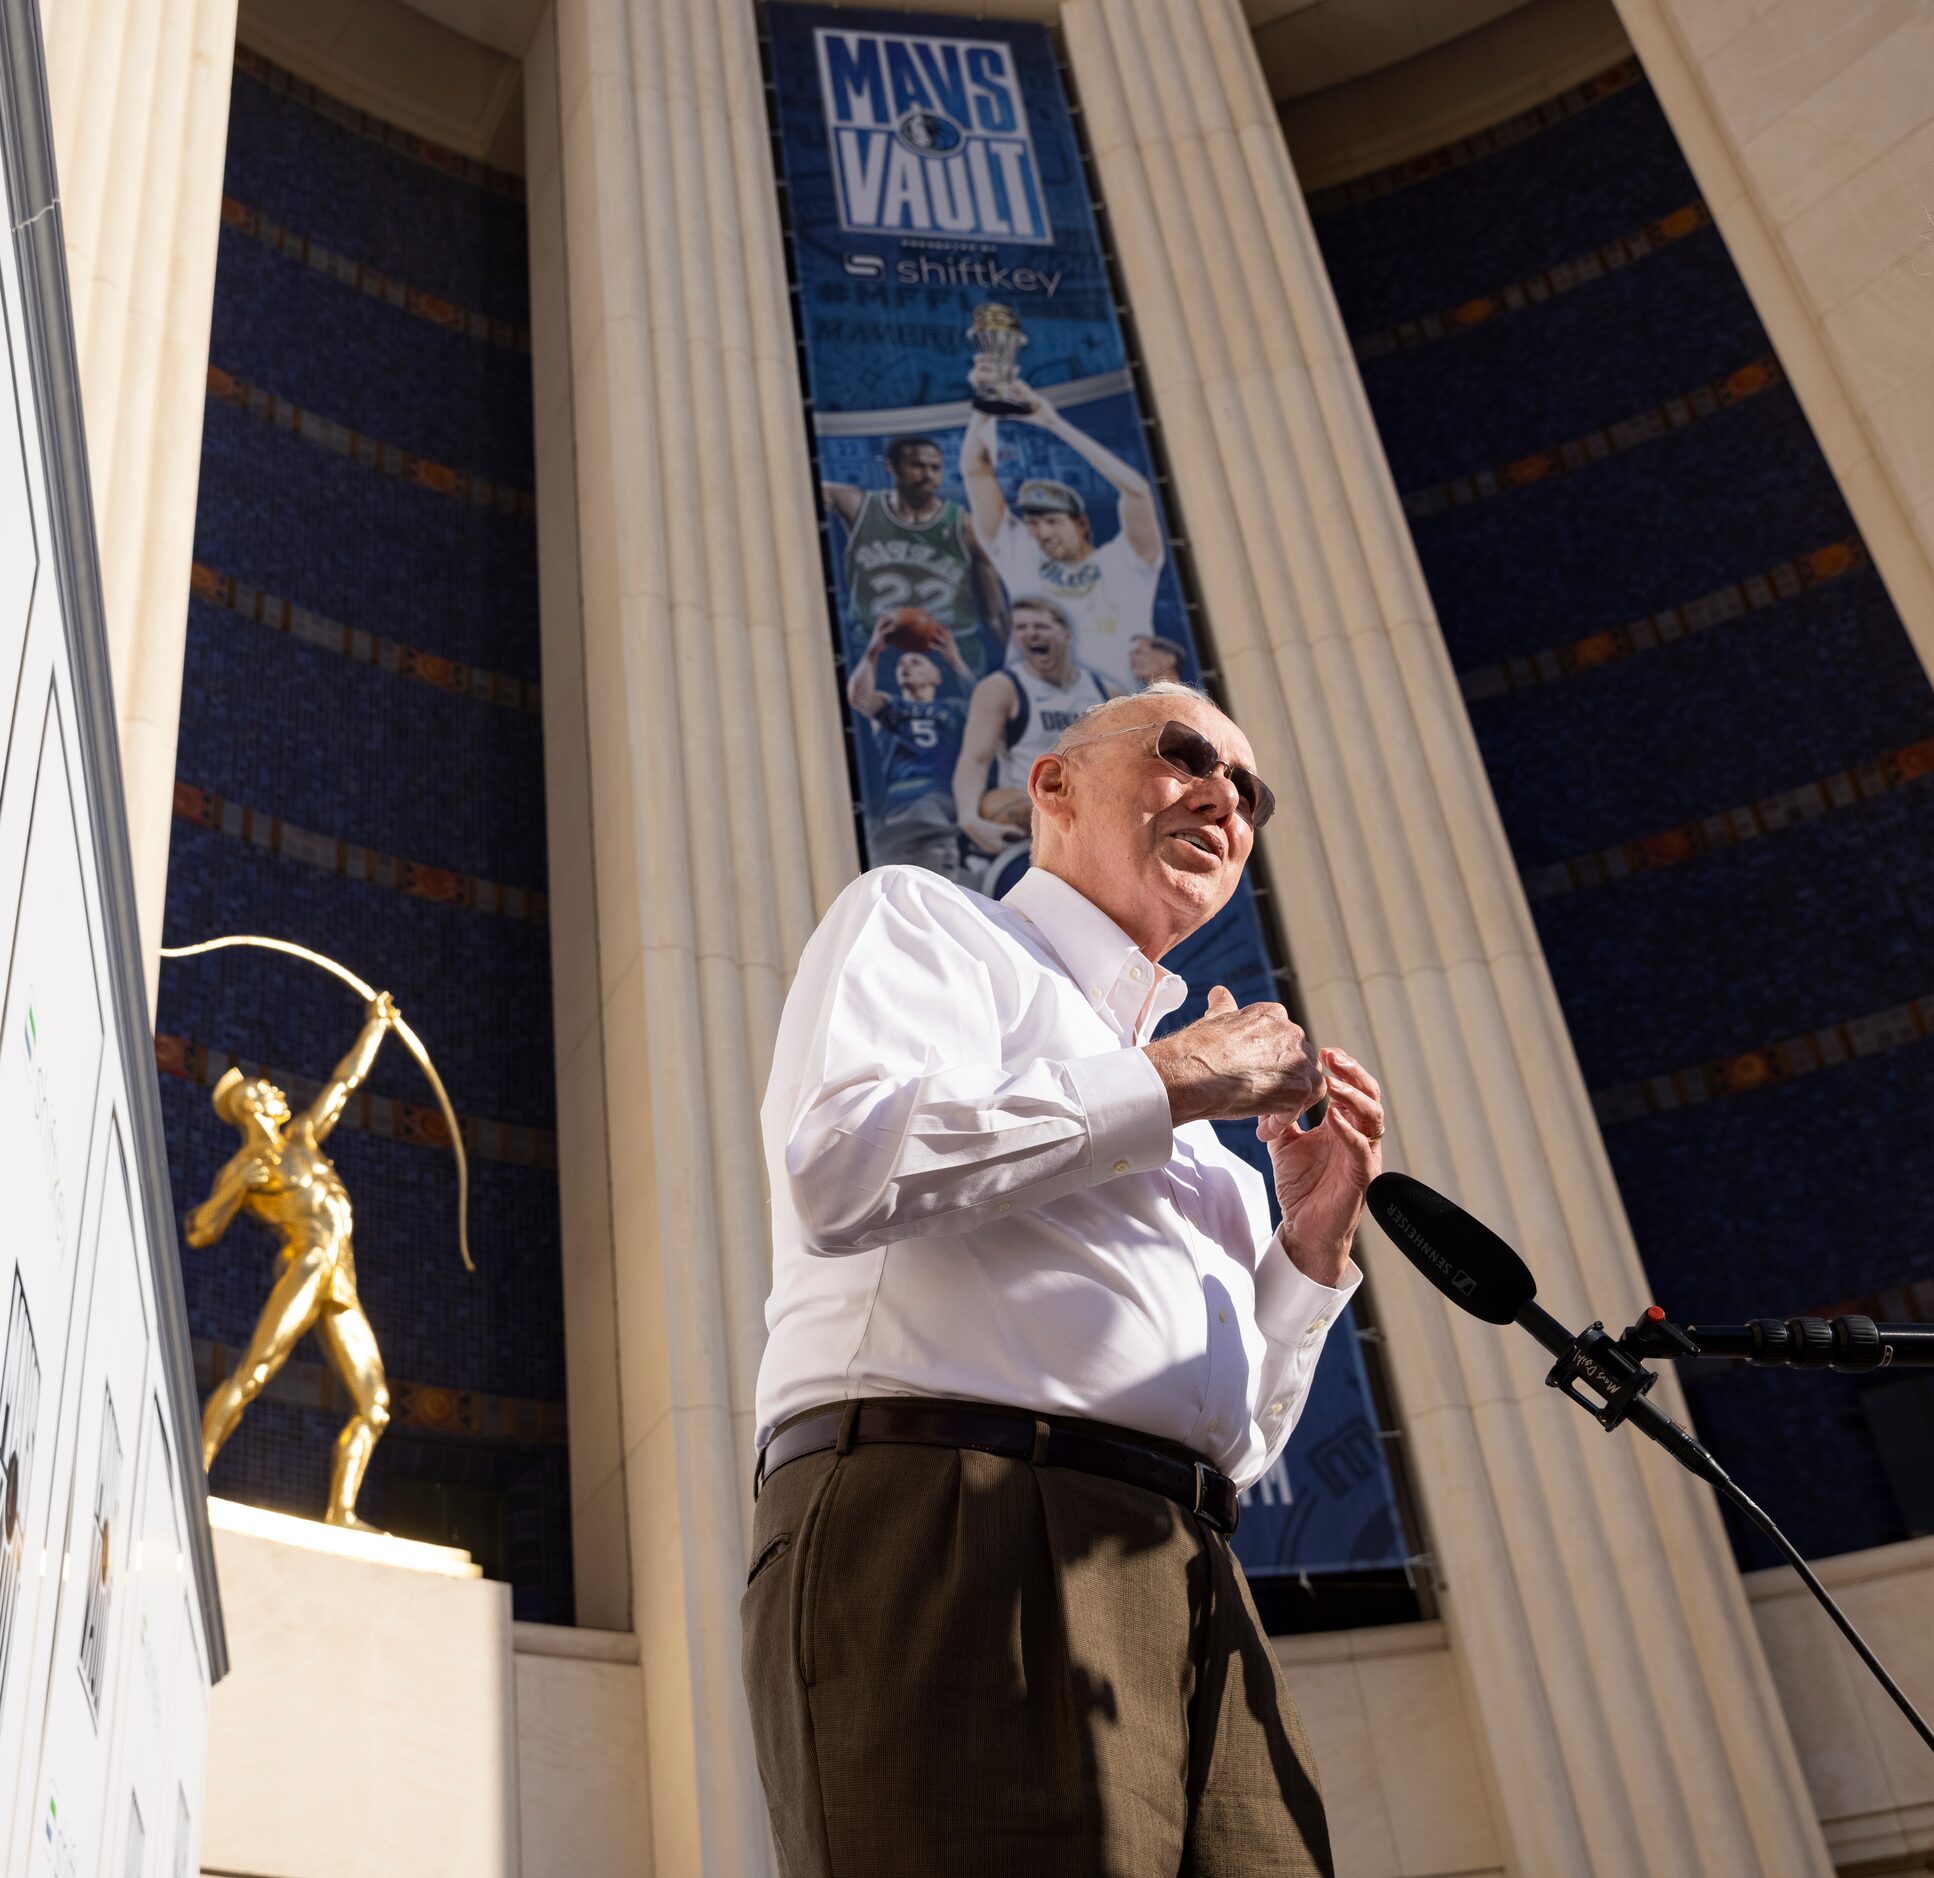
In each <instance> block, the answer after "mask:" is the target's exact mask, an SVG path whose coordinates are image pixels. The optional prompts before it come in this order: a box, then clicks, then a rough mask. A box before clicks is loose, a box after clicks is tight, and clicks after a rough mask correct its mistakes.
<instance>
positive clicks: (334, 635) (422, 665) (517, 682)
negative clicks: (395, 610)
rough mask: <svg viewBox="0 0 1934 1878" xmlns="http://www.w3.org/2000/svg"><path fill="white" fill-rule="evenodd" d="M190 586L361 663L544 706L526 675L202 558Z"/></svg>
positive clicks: (448, 687)
mask: <svg viewBox="0 0 1934 1878" xmlns="http://www.w3.org/2000/svg"><path fill="white" fill-rule="evenodd" d="M188 588H189V591H190V592H191V593H192V594H193V595H194V596H195V598H196V599H197V600H203V601H206V602H207V603H208V605H210V606H218V607H220V608H221V609H222V610H223V611H224V612H228V613H233V614H235V615H236V616H237V618H240V619H249V620H254V621H255V623H256V624H257V625H258V626H267V627H270V628H272V629H273V630H274V631H276V632H279V633H286V634H287V635H288V636H289V637H290V638H291V639H299V640H301V642H302V643H303V644H304V645H307V646H315V647H317V648H319V649H320V650H321V651H324V652H334V653H336V654H337V655H338V656H339V657H341V658H346V659H354V660H355V661H356V662H357V663H358V664H360V665H373V666H375V667H376V668H377V669H378V670H379V671H385V672H393V673H394V674H395V675H396V676H397V677H399V678H411V679H414V680H415V681H416V682H417V683H418V684H422V685H431V686H434V687H435V688H436V689H437V690H438V691H448V692H454V693H456V694H457V695H458V696H460V697H466V698H477V699H480V700H481V701H483V702H484V703H486V704H501V705H504V706H507V707H508V708H509V709H511V710H514V711H530V712H533V713H535V712H537V711H539V710H541V709H542V697H541V693H540V692H539V689H538V687H537V686H536V685H535V684H534V683H532V681H531V680H530V679H528V678H510V677H507V676H506V675H505V674H504V673H502V672H487V671H485V670H483V669H482V667H480V666H476V665H463V664H460V663H458V661H457V660H455V659H446V658H444V657H443V656H442V655H441V654H439V653H435V652H425V651H424V650H423V649H422V648H421V647H420V646H413V645H409V644H407V643H406V642H405V641H403V640H401V639H384V638H381V637H380V636H378V635H377V634H375V633H369V632H364V631H363V630H362V629H361V628H360V627H357V626H346V625H344V623H343V622H342V621H341V620H336V619H330V618H328V617H327V616H326V615H324V614H321V613H312V612H310V610H309V609H308V608H307V607H302V606H297V605H296V603H295V602H294V601H293V600H284V599H282V598H280V597H279V596H278V595H276V594H272V593H264V592H263V591H262V590H261V588H259V587H251V586H250V585H249V584H248V582H247V581H245V580H238V579H237V578H236V577H235V576H234V575H233V574H224V573H222V572H221V571H220V570H219V569H217V568H213V567H209V566H207V565H206V564H204V563H203V562H201V561H197V562H195V563H194V564H193V566H192V567H190V568H189V570H188Z"/></svg>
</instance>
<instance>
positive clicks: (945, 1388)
mask: <svg viewBox="0 0 1934 1878" xmlns="http://www.w3.org/2000/svg"><path fill="white" fill-rule="evenodd" d="M1187 990H1188V988H1187V986H1186V985H1185V984H1184V983H1183V982H1182V980H1181V979H1180V978H1178V977H1177V976H1176V975H1175V974H1174V973H1173V972H1170V971H1167V970H1165V969H1164V968H1163V967H1162V966H1160V965H1154V964H1151V963H1150V962H1149V961H1148V959H1147V958H1146V957H1144V956H1143V954H1142V952H1141V951H1140V950H1139V948H1138V947H1137V946H1136V944H1135V942H1134V941H1133V940H1132V939H1130V938H1129V936H1128V935H1127V934H1126V933H1125V932H1123V931H1122V929H1121V928H1120V927H1119V926H1117V925H1116V924H1115V923H1114V921H1113V920H1111V919H1110V918H1109V917H1108V916H1107V915H1106V914H1105V913H1103V912H1102V911H1101V909H1100V908H1099V907H1097V906H1095V905H1094V903H1093V902H1092V901H1090V900H1088V899H1086V898H1084V897H1083V896H1082V895H1081V894H1079V893H1077V892H1076V891H1075V890H1074V888H1072V887H1070V886H1069V885H1068V884H1067V883H1066V882H1065V881H1063V880H1061V879H1060V878H1059V877H1058V876H1056V875H1054V874H1050V873H1047V872H1045V871H1044V870H1042V869H1041V868H1038V867H1037V868H1033V869H1031V870H1030V871H1029V872H1028V873H1027V874H1026V875H1025V876H1024V877H1023V878H1022V879H1021V881H1020V882H1019V884H1018V885H1016V887H1015V888H1014V890H1013V891H1012V892H1011V893H1010V894H1009V895H1008V897H1007V898H1006V899H1005V900H1002V901H994V900H988V899H985V898H983V897H982V896H981V895H979V894H977V893H971V892H969V891H968V890H967V889H965V888H963V887H959V886H956V885H955V884H954V883H953V882H951V881H948V880H945V879H943V878H942V877H941V876H940V875H938V874H934V873H929V872H928V871H927V870H926V869H924V868H918V867H882V868H878V869H875V870H874V871H873V872H871V873H869V874H865V875H862V876H861V877H860V878H859V879H858V880H856V881H854V882H853V884H852V885H851V886H849V887H848V888H847V889H846V891H845V892H844V893H842V894H841V895H840V897H839V898H838V899H837V900H836V901H835V902H834V903H833V906H832V909H831V911H829V912H828V913H827V915H826V918H825V919H824V921H822V922H821V924H820V927H819V930H818V931H817V932H815V933H814V934H813V936H812V938H811V940H810V941H809V942H808V943H807V946H806V950H805V953H804V955H803V956H802V957H801V959H800V961H799V970H798V973H797V975H796V976H795V978H794V980H793V986H792V991H791V993H790V995H789V996H788V997H787V999H786V1008H785V1014H784V1016H783V1017H782V1018H781V1020H780V1024H779V1038H778V1045H777V1049H776V1051H775V1054H774V1058H773V1067H772V1080H771V1082H770V1084H769V1085H768V1087H767V1090H766V1099H765V1105H764V1108H763V1110H762V1111H761V1120H762V1124H763V1131H764V1136H765V1151H766V1169H767V1173H768V1176H769V1179H770V1183H771V1191H772V1229H773V1275H772V1276H773V1282H772V1296H771V1298H770V1299H769V1300H768V1302H767V1304H766V1326H767V1329H768V1330H769V1331H770V1332H771V1336H770V1339H769V1341H768V1342H767V1345H766V1351H765V1359H764V1361H763V1363H762V1364H761V1365H760V1369H759V1392H758V1421H759V1430H758V1439H759V1441H760V1443H761V1444H763V1443H764V1442H766V1441H767V1440H769V1439H770V1438H771V1435H772V1432H773V1430H774V1428H775V1427H776V1426H777V1425H778V1424H779V1423H780V1422H783V1421H785V1420H786V1419H787V1418H788V1417H790V1416H793V1415H796V1414H798V1413H800V1412H801V1411H803V1410H805V1409H810V1408H816V1407H818V1406H820V1405H822V1404H824V1403H828V1402H838V1401H843V1400H847V1399H850V1398H853V1397H858V1396H889V1395H908V1396H956V1397H966V1398H970V1399H973V1400H977V1401H985V1402H999V1403H1004V1404H1007V1405H1009V1406H1012V1407H1016V1408H1023V1409H1031V1410H1035V1411H1037V1412H1041V1413H1047V1414H1063V1415H1081V1416H1088V1417H1091V1418H1092V1419H1094V1420H1097V1421H1105V1422H1113V1423H1115V1424H1117V1425H1118V1426H1121V1427H1125V1428H1135V1429H1140V1430H1142V1431H1144V1432H1145V1433H1148V1434H1152V1435H1160V1436H1164V1437H1166V1438H1167V1439H1169V1440H1171V1441H1179V1442H1182V1443H1183V1444H1184V1445H1186V1446H1187V1447H1189V1448H1191V1449H1193V1450H1194V1451H1195V1452H1196V1453H1197V1454H1199V1455H1201V1456H1202V1457H1203V1458H1204V1459H1205V1460H1207V1461H1210V1462H1211V1463H1213V1464H1214V1465H1215V1466H1216V1467H1219V1468H1220V1469H1222V1471H1223V1472H1224V1473H1226V1474H1228V1475H1230V1476H1231V1477H1232V1478H1233V1479H1234V1480H1235V1481H1236V1483H1237V1485H1238V1486H1247V1485H1249V1484H1250V1483H1251V1482H1252V1481H1254V1480H1257V1479H1259V1478H1260V1477H1261V1476H1262V1475H1263V1474H1264V1473H1265V1472H1267V1471H1268V1469H1269V1467H1270V1465H1271V1464H1272V1463H1273V1462H1274V1460H1275V1458H1276V1456H1277V1455H1278V1454H1279V1453H1280V1452H1281V1450H1282V1447H1283V1444H1284V1443H1285V1442H1286V1441H1287V1440H1288V1439H1289V1433H1290V1430H1291V1429H1292V1428H1293V1427H1294V1426H1295V1425H1296V1419H1297V1417H1298V1415H1299V1414H1300V1413H1301V1412H1302V1406H1303V1401H1304V1399H1305V1397H1306V1396H1307V1394H1308V1392H1309V1385H1310V1377H1311V1375H1312V1374H1313V1372H1314V1371H1315V1368H1316V1359H1317V1357H1318V1356H1319V1355H1320V1354H1321V1353H1322V1348H1323V1340H1324V1337H1325V1334H1326V1333H1327V1331H1328V1329H1329V1326H1330V1325H1331V1324H1332V1323H1334V1322H1335V1320H1336V1317H1337V1314H1338V1313H1339V1312H1340V1311H1341V1310H1342V1309H1343V1308H1344V1306H1345V1305H1346V1304H1347V1303H1348V1302H1349V1299H1350V1294H1351V1292H1353V1291H1354V1290H1355V1289H1356V1286H1357V1284H1358V1283H1359V1282H1360V1281H1361V1274H1359V1273H1358V1272H1357V1271H1356V1269H1355V1267H1354V1266H1351V1267H1349V1268H1347V1279H1346V1282H1345V1284H1344V1285H1343V1287H1342V1288H1341V1289H1337V1290H1332V1289H1330V1288H1329V1287H1328V1286H1325V1285H1320V1284H1317V1283H1316V1282H1315V1281H1314V1280H1312V1279H1310V1278H1308V1277H1306V1276H1304V1274H1303V1273H1302V1272H1300V1271H1298V1270H1297V1269H1296V1267H1295V1265H1294V1264H1292V1263H1291V1261H1290V1258H1289V1255H1288V1253H1287V1252H1285V1251H1284V1249H1283V1246H1282V1243H1281V1241H1280V1240H1279V1239H1278V1238H1277V1237H1276V1235H1275V1234H1274V1233H1273V1232H1272V1231H1271V1230H1270V1225H1269V1209H1268V1200H1267V1196H1266V1193H1265V1189H1264V1186H1263V1180H1262V1177H1261V1176H1260V1175H1259V1174H1258V1173H1257V1172H1256V1170H1255V1169H1254V1168H1252V1167H1250V1166H1249V1165H1248V1164H1247V1163H1246V1162H1244V1161H1243V1160H1241V1159H1240V1158H1239V1157H1237V1156H1236V1155H1234V1154H1232V1153H1230V1152H1229V1150H1228V1149H1227V1148H1225V1147H1224V1146H1223V1145H1222V1143H1221V1142H1220V1141H1219V1140H1218V1139H1217V1138H1216V1133H1215V1129H1214V1127H1213V1126H1212V1125H1211V1124H1210V1123H1208V1122H1190V1123H1188V1124H1186V1125H1185V1126H1183V1127H1180V1128H1177V1127H1175V1126H1174V1124H1173V1122H1172V1121H1171V1119H1170V1114H1169V1101H1168V1092H1167V1089H1166V1088H1165V1087H1164V1085H1163V1082H1162V1079H1161V1076H1160V1074H1159V1073H1158V1072H1157V1070H1156V1068H1155V1066H1154V1064H1153V1063H1151V1062H1150V1061H1149V1059H1148V1057H1147V1055H1146V1054H1145V1053H1144V1052H1143V1051H1142V1049H1141V1048H1140V1046H1141V1045H1142V1044H1144V1043H1146V1042H1147V1041H1148V1038H1149V1036H1150V1034H1151V1032H1152V1031H1153V1029H1154V1027H1155V1025H1156V1024H1157V1023H1158V1022H1159V1021H1160V1019H1161V1018H1163V1017H1164V1016H1166V1015H1167V1014H1168V1013H1169V1012H1170V1011H1172V1010H1173V1009H1175V1007H1176V1006H1177V1005H1179V1004H1180V1003H1181V1002H1182V1000H1183V998H1184V997H1185V996H1186V995H1187Z"/></svg>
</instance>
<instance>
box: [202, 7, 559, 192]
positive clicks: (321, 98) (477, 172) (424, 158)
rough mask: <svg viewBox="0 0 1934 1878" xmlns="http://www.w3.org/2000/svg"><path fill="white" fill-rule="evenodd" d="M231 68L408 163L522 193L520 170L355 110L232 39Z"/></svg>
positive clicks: (472, 183)
mask: <svg viewBox="0 0 1934 1878" xmlns="http://www.w3.org/2000/svg"><path fill="white" fill-rule="evenodd" d="M235 69H236V70H237V71H238V72H240V73H242V74H243V75H244V76H245V77H248V78H252V79H254V80H255V82H256V83H257V84H258V85H264V86H266V87H267V88H268V89H269V90H270V91H274V92H279V93H280V94H281V95H282V96H283V97H285V98H287V99H288V100H289V102H290V103H291V104H299V105H301V106H302V107H303V108H304V109H305V110H309V111H313V112H315V113H316V115H317V116H318V117H326V118H327V119H328V120H329V121H330V122H331V123H332V124H337V125H340V126H341V127H342V128H343V129H344V130H346V131H348V132H350V133H351V134H352V135H353V136H357V137H362V138H364V139H366V140H367V141H368V142H370V143H379V144H381V145H382V146H383V147H384V148H385V149H386V150H394V151H395V152H396V153H397V155H399V156H405V157H408V158H409V159H410V160H411V162H413V163H421V164H423V165H424V166H425V167H426V168H428V169H433V170H436V171H438V172H439V173H440V174H442V175H445V176H449V177H453V178H454V179H455V180H456V181H458V182H460V183H468V184H470V186H471V187H472V188H473V189H484V190H488V191H489V192H490V193H491V194H492V195H494V196H507V197H509V198H510V199H511V200H512V201H514V202H522V201H523V199H524V179H523V178H522V177H521V176H513V175H512V174H511V173H510V172H509V171H508V170H499V169H492V168H491V166H490V165H489V164H488V163H480V162H478V160H477V159H476V158H475V157H467V156H465V155H464V154H463V153H462V152H461V151H460V150H452V149H450V148H449V147H448V146H447V145H445V144H440V143H432V142H431V141H430V140H429V138H427V137H419V136H417V135H416V134H415V133H414V132H413V131H407V130H403V129H401V128H400V127H399V126H397V125H395V124H391V123H386V122H385V121H384V120H383V119H382V118H380V117H373V116H371V114H370V113H369V112H367V111H359V110H358V109H357V108H356V107H355V106H354V105H353V104H345V103H344V102H343V101H342V99H340V98H332V97H331V96H330V95H329V94H328V92H326V91H318V90H317V89H316V88H315V86H314V85H312V84H310V83H309V82H308V81H307V80H306V79H301V78H298V77H296V75H295V74H294V73H293V72H291V71H287V70H285V69H284V68H283V67H282V66H280V65H277V64H275V63H273V62H272V61H271V60H268V59H265V58H264V57H263V56H262V55H261V53H259V52H257V51H255V50H254V49H253V48H251V47H249V46H243V45H238V46H237V47H236V48H235Z"/></svg>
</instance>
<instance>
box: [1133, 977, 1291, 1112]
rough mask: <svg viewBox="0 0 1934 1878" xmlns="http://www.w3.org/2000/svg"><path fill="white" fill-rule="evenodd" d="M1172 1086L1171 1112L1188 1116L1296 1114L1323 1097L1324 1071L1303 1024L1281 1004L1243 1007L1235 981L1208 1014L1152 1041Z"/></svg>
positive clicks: (1154, 1058) (1153, 1055) (1217, 993)
mask: <svg viewBox="0 0 1934 1878" xmlns="http://www.w3.org/2000/svg"><path fill="white" fill-rule="evenodd" d="M1147 1051H1148V1060H1149V1061H1150V1062H1151V1063H1153V1064H1154V1065H1155V1068H1156V1070H1157V1071H1158V1072H1159V1073H1160V1075H1161V1078H1162V1081H1163V1083H1164V1084H1165V1085H1166V1086H1167V1089H1168V1106H1169V1113H1170V1115H1171V1116H1172V1117H1173V1118H1174V1121H1175V1125H1176V1126H1177V1127H1178V1128H1179V1127H1181V1126H1182V1124H1183V1123H1184V1122H1202V1121H1210V1122H1215V1121H1244V1120H1247V1119H1248V1118H1249V1117H1250V1116H1252V1115H1288V1116H1290V1117H1291V1118H1292V1119H1294V1117H1296V1116H1298V1115H1300V1114H1302V1112H1303V1111H1304V1110H1305V1109H1308V1108H1313V1107H1314V1106H1315V1105H1316V1104H1317V1103H1318V1102H1320V1101H1321V1100H1322V1099H1323V1093H1324V1077H1323V1069H1322V1065H1321V1064H1320V1063H1319V1062H1318V1061H1317V1056H1316V1052H1315V1050H1313V1049H1312V1048H1311V1047H1310V1041H1309V1039H1308V1038H1307V1037H1306V1036H1304V1035H1303V1029H1302V1026H1301V1025H1300V1024H1295V1023H1292V1022H1291V1021H1290V1016H1289V1013H1288V1012H1287V1011H1286V1010H1284V1009H1283V1007H1282V1006H1281V1005H1280V1004H1245V1005H1243V1006H1242V1007H1241V1008H1240V1009H1238V1008H1237V1005H1236V1001H1235V999H1234V998H1233V997H1232V996H1230V994H1229V991H1228V989H1227V987H1225V986H1223V985H1217V986H1216V988H1215V989H1214V990H1213V991H1211V992H1210V993H1209V1010H1208V1015H1207V1016H1206V1017H1198V1018H1197V1019H1196V1020H1195V1022H1194V1023H1193V1024H1190V1025H1188V1026H1186V1027H1185V1028H1184V1029H1181V1030H1178V1031H1175V1032H1173V1033H1171V1034H1170V1035H1169V1036H1166V1037H1162V1038H1159V1039H1158V1040H1157V1041H1156V1042H1154V1043H1151V1044H1149V1045H1148V1046H1147Z"/></svg>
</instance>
